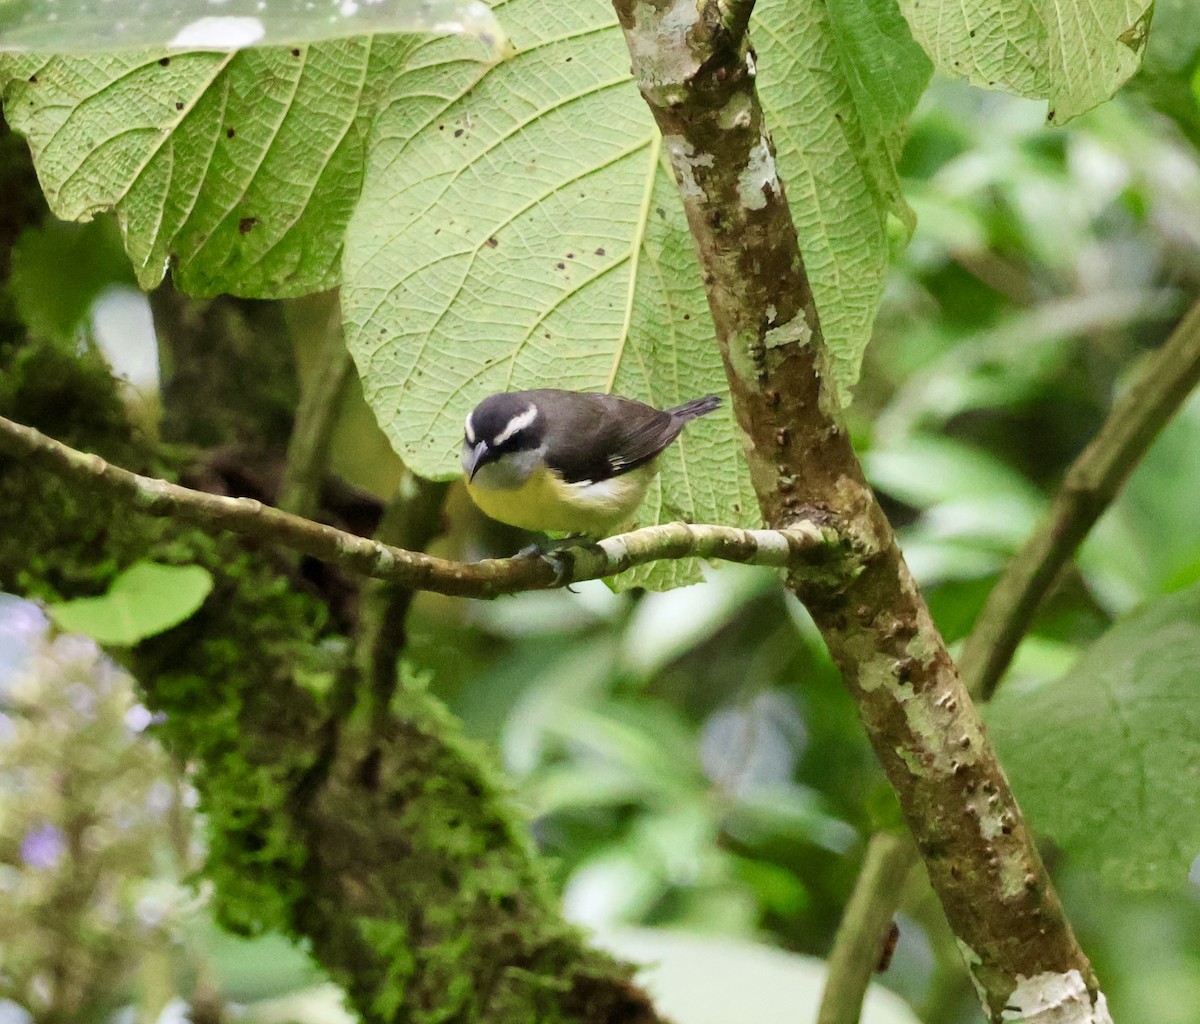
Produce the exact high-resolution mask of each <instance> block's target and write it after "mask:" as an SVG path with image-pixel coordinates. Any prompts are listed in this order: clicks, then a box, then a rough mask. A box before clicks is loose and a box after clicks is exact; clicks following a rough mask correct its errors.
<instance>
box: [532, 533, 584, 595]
mask: <svg viewBox="0 0 1200 1024" xmlns="http://www.w3.org/2000/svg"><path fill="white" fill-rule="evenodd" d="M584 540H586V538H585V537H584V536H583V534H580V533H572V534H569V535H568V536H566V537H558V538H553V539H552V538H550V537H543V538H542V539H541V540H538V541H535V542H534V543H532V544H527V545H526V546H525V547H523V548H521V550H520V551H518V552H517V553H516V556H515V557H517V558H542V559H545V560H546V561H547V562H549V563H550V565H551V566H552V567H553V569H554V586H556V587H561V586H564V585H565V586H566V587H567V589H568V590H571V587H570V586H569V585H567V580H568V579H569V577H570V575H571V560H570V559H568V558H563V556H562V555H561V554H560V552H561V551H563V550H565V549H566V548H570V547H574V546H575V545H577V544H579V543H580V542H581V541H584ZM571 592H572V593H575V591H573V590H572V591H571Z"/></svg>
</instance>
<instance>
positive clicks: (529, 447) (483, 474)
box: [462, 391, 545, 488]
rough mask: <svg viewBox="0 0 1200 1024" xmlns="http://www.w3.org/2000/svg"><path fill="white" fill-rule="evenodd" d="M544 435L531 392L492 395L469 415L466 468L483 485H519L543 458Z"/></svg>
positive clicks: (470, 477) (471, 478) (464, 456)
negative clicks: (530, 395)
mask: <svg viewBox="0 0 1200 1024" xmlns="http://www.w3.org/2000/svg"><path fill="white" fill-rule="evenodd" d="M544 436H545V422H544V419H543V417H542V414H541V411H540V410H539V409H538V406H537V405H536V403H534V402H533V401H531V399H530V397H529V395H528V394H527V393H523V392H519V391H518V392H503V393H501V394H496V395H491V396H490V397H488V398H485V399H484V400H483V401H482V402H480V403H479V404H478V405H477V406H476V407H475V408H474V409H473V410H472V411H471V413H470V415H468V416H467V422H466V424H465V428H464V433H463V446H462V466H463V471H464V472H465V473H466V474H467V479H468V480H469V481H471V482H477V483H478V485H479V486H482V487H488V488H512V487H519V486H520V485H521V484H522V483H524V482H525V481H526V480H527V479H528V478H529V475H530V474H531V473H532V472H533V471H534V470H535V469H536V468H537V466H538V464H539V463H540V462H541V461H542V456H543V455H544V454H545V448H544V447H543V440H544Z"/></svg>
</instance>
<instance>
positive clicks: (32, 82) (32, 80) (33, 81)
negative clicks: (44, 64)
mask: <svg viewBox="0 0 1200 1024" xmlns="http://www.w3.org/2000/svg"><path fill="white" fill-rule="evenodd" d="M29 84H30V85H37V75H30V76H29Z"/></svg>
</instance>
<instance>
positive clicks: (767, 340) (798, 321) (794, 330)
mask: <svg viewBox="0 0 1200 1024" xmlns="http://www.w3.org/2000/svg"><path fill="white" fill-rule="evenodd" d="M812 336H813V333H812V328H810V327H809V326H808V324H807V323H806V322H805V320H804V311H803V310H799V311H797V313H796V315H795V316H794V317H792V319H791V320H789V321H788V322H787V323H786V324H780V325H779V326H778V327H772V328H770V329H769V330H768V331H767V333H766V334H765V335H764V337H763V344H764V345H766V347H767V348H779V347H780V346H782V345H807V344H808V343H809V342H810V341H812Z"/></svg>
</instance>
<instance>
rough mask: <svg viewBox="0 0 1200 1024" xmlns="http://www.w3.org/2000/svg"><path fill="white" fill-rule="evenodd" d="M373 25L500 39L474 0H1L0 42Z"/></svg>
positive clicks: (68, 48)
mask: <svg viewBox="0 0 1200 1024" xmlns="http://www.w3.org/2000/svg"><path fill="white" fill-rule="evenodd" d="M379 32H463V33H466V34H469V35H475V36H479V37H481V38H485V39H487V40H489V41H495V42H497V43H499V42H501V41H502V39H503V34H502V32H501V31H500V27H499V24H498V23H497V21H496V19H495V17H494V16H493V15H492V12H491V9H490V8H489V7H488V6H487V4H484V3H481V2H480V0H387V3H380V2H379V0H361V2H360V0H320V2H319V3H314V2H313V0H271V2H270V4H269V5H268V4H267V3H266V2H264V0H0V50H40V51H42V52H43V53H95V52H97V51H98V50H103V49H116V48H122V49H133V48H135V47H149V46H171V47H174V48H176V49H187V50H196V49H212V50H236V49H237V48H238V47H242V46H249V45H251V44H253V43H287V44H289V45H294V44H295V43H300V42H312V41H314V40H319V39H334V38H343V37H346V36H361V35H369V34H371V33H379Z"/></svg>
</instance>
